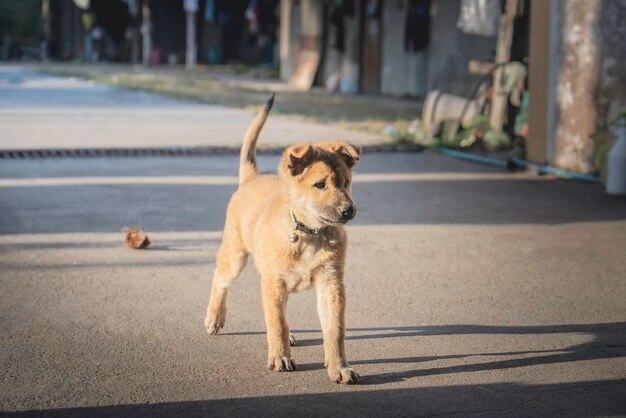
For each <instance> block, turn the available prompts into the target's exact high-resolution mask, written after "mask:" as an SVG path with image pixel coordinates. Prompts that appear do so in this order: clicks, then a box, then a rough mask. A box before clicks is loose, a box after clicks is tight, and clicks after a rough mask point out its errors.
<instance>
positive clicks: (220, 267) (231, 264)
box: [204, 228, 248, 335]
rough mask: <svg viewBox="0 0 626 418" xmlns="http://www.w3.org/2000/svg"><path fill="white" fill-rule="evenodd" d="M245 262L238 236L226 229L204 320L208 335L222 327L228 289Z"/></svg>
mask: <svg viewBox="0 0 626 418" xmlns="http://www.w3.org/2000/svg"><path fill="white" fill-rule="evenodd" d="M247 261H248V252H247V251H246V250H245V248H244V246H243V243H242V242H241V239H240V238H239V234H238V233H236V232H235V231H232V230H230V229H228V228H227V229H226V230H225V231H224V238H223V240H222V244H221V245H220V249H219V250H218V252H217V258H216V262H215V264H216V268H215V273H213V280H212V284H211V296H210V297H209V306H208V307H207V314H206V318H205V320H204V326H205V327H206V330H207V332H208V333H209V334H211V335H215V334H217V333H218V332H219V331H220V329H222V328H223V327H224V322H225V321H226V295H227V293H228V288H229V287H230V285H231V284H232V283H233V282H234V281H235V279H237V277H238V276H239V273H241V270H243V268H244V267H245V266H246V262H247Z"/></svg>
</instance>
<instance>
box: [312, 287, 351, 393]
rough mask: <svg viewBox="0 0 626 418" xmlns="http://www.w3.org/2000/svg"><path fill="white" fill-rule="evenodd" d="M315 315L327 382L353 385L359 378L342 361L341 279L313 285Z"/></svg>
mask: <svg viewBox="0 0 626 418" xmlns="http://www.w3.org/2000/svg"><path fill="white" fill-rule="evenodd" d="M316 291H317V313H318V315H319V317H320V323H321V325H322V332H323V334H324V366H326V368H327V372H328V376H329V377H330V380H332V381H333V382H337V383H345V384H347V383H356V382H358V381H359V375H358V373H357V372H356V371H354V369H353V368H352V367H350V365H349V364H348V360H346V325H345V322H346V320H345V312H346V292H345V289H344V286H343V277H330V278H324V279H322V280H319V281H318V282H317V286H316Z"/></svg>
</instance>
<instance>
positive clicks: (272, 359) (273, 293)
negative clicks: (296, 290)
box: [261, 277, 296, 372]
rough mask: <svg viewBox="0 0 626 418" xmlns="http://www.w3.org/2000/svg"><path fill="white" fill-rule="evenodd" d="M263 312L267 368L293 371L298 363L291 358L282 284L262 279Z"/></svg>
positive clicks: (285, 291) (284, 291) (283, 286)
mask: <svg viewBox="0 0 626 418" xmlns="http://www.w3.org/2000/svg"><path fill="white" fill-rule="evenodd" d="M261 293H262V294H263V311H264V313H265V326H266V328H267V345H268V350H269V351H268V355H267V368H268V369H270V370H275V371H279V372H282V371H292V370H295V369H296V363H295V362H294V361H293V359H292V358H291V347H290V344H289V327H288V326H287V320H286V315H285V314H286V308H287V296H288V294H287V290H286V289H285V285H284V284H283V283H282V282H279V281H277V280H274V279H272V278H268V277H262V278H261Z"/></svg>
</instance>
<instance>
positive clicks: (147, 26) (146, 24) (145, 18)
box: [141, 0, 152, 65]
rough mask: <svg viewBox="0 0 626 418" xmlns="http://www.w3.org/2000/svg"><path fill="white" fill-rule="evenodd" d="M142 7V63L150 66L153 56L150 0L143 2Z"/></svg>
mask: <svg viewBox="0 0 626 418" xmlns="http://www.w3.org/2000/svg"><path fill="white" fill-rule="evenodd" d="M142 3H143V4H142V5H141V19H142V22H141V37H142V51H141V58H142V59H141V61H142V63H143V65H150V56H151V55H152V23H151V22H150V0H143V2H142Z"/></svg>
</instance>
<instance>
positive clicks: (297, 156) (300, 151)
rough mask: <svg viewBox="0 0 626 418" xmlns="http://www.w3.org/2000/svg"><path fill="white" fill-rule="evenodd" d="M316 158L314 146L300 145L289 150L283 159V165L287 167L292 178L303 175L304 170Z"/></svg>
mask: <svg viewBox="0 0 626 418" xmlns="http://www.w3.org/2000/svg"><path fill="white" fill-rule="evenodd" d="M314 157H315V148H313V146H311V145H309V144H298V145H294V146H292V147H289V148H287V150H286V151H285V155H284V157H283V160H284V163H283V164H285V165H286V166H287V169H288V171H289V173H291V175H292V176H297V175H300V174H302V172H303V171H304V169H305V168H307V167H308V166H309V165H310V164H311V162H312V161H313V158H314Z"/></svg>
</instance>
